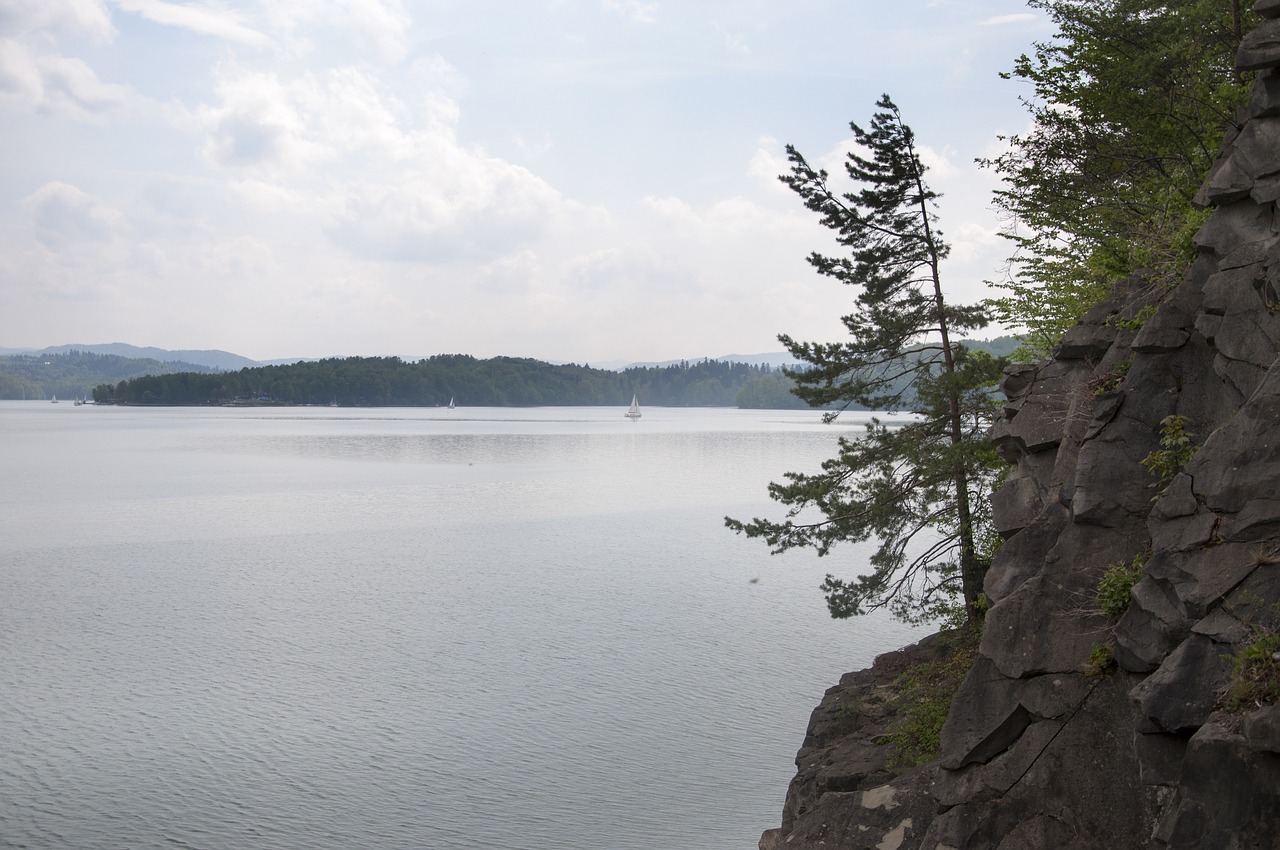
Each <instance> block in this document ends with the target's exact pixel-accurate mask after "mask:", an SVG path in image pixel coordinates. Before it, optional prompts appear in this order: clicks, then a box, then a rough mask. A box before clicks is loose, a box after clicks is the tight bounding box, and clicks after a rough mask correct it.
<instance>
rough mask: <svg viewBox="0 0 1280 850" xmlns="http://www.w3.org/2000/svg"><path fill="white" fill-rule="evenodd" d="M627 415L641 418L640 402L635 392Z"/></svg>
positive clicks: (632, 417) (633, 418)
mask: <svg viewBox="0 0 1280 850" xmlns="http://www.w3.org/2000/svg"><path fill="white" fill-rule="evenodd" d="M625 415H626V417H627V418H628V419H631V420H635V419H639V418H640V402H639V401H637V400H636V397H635V394H634V393H632V395H631V406H630V407H629V408H627V412H626V414H625Z"/></svg>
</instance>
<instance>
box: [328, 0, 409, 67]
mask: <svg viewBox="0 0 1280 850" xmlns="http://www.w3.org/2000/svg"><path fill="white" fill-rule="evenodd" d="M338 5H339V6H340V7H341V8H342V10H343V13H344V16H345V18H346V23H347V26H348V27H349V29H350V31H351V32H352V33H353V34H354V35H355V38H356V41H357V42H358V43H359V44H360V45H361V46H362V47H364V48H365V49H366V50H368V51H369V52H371V53H373V54H374V55H376V56H378V57H379V58H380V59H382V60H383V61H387V62H397V61H399V60H401V59H403V58H404V57H405V56H406V55H407V54H408V52H409V38H408V31H409V25H410V18H409V13H408V12H406V11H405V8H404V3H403V2H401V0H387V2H382V0H340V2H339V4H338Z"/></svg>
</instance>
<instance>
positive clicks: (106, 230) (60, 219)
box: [22, 181, 127, 250]
mask: <svg viewBox="0 0 1280 850" xmlns="http://www.w3.org/2000/svg"><path fill="white" fill-rule="evenodd" d="M22 203H23V206H24V207H26V209H27V211H28V213H29V214H30V216H31V222H32V224H33V225H34V226H35V232H36V238H37V239H39V240H40V242H41V243H42V244H44V245H45V246H46V247H48V248H51V249H54V250H60V249H65V248H67V247H69V246H74V245H76V244H80V243H85V242H105V241H110V240H112V239H114V238H115V237H116V236H118V235H121V234H122V233H123V232H125V230H126V229H127V228H126V224H125V221H124V217H123V216H122V215H121V214H120V212H119V211H118V210H116V209H115V208H113V207H111V206H109V205H108V204H106V203H104V202H102V201H101V200H99V199H97V198H95V197H93V196H92V195H89V194H87V193H86V192H83V191H81V190H80V189H78V188H76V187H75V186H72V185H71V184H69V183H62V182H60V181H53V182H50V183H46V184H45V185H43V186H41V187H40V188H39V189H37V190H36V191H35V192H32V193H31V194H30V195H28V196H27V197H26V198H24V199H23V201H22Z"/></svg>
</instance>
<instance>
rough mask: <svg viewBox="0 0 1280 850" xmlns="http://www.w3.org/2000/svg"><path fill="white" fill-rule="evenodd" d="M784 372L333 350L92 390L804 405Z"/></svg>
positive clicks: (168, 396) (469, 402)
mask: <svg viewBox="0 0 1280 850" xmlns="http://www.w3.org/2000/svg"><path fill="white" fill-rule="evenodd" d="M793 386H794V382H793V381H792V379H791V378H789V377H787V376H786V375H785V374H784V373H783V372H782V370H780V369H777V368H775V367H771V366H769V365H767V364H762V365H753V364H748V363H737V362H731V361H720V360H703V361H696V362H694V361H682V362H680V363H677V364H672V365H668V366H635V367H632V368H629V369H626V370H623V371H621V372H615V371H611V370H607V369H593V368H591V367H590V366H579V365H576V364H567V365H556V364H551V363H545V362H542V361H539V360H532V359H528V358H516V357H494V358H489V359H483V360H482V359H478V358H475V357H471V356H468V355H465V354H441V355H436V356H434V357H429V358H426V359H424V360H419V361H416V362H406V361H404V360H401V359H400V358H398V357H346V358H331V359H325V360H318V361H312V362H302V363H292V364H288V365H275V366H259V367H249V368H245V369H241V370H239V371H237V372H221V373H216V374H201V373H197V372H177V373H170V374H163V375H145V376H140V377H135V378H131V379H128V380H122V381H119V382H116V383H114V384H111V383H105V384H100V385H98V386H96V387H94V389H93V399H94V401H95V402H97V403H99V404H131V405H223V404H280V405H330V404H336V405H339V406H344V407H345V406H358V407H438V406H444V405H447V404H448V403H449V402H450V401H451V400H453V401H455V402H456V403H457V404H458V405H462V406H472V407H533V406H539V405H557V406H558V405H566V406H576V405H610V404H626V403H627V402H628V401H630V400H631V396H632V394H635V395H637V396H639V397H640V399H641V401H642V403H644V404H646V405H658V406H670V407H733V406H737V407H753V408H774V409H777V408H804V407H806V406H807V405H806V404H805V403H804V402H803V401H801V400H800V399H798V398H797V397H796V396H794V395H792V393H791V389H792V387H793Z"/></svg>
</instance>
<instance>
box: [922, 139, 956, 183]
mask: <svg viewBox="0 0 1280 850" xmlns="http://www.w3.org/2000/svg"><path fill="white" fill-rule="evenodd" d="M916 153H917V154H918V155H919V156H920V162H922V163H923V164H924V167H925V168H927V169H929V172H930V177H931V178H932V179H937V178H942V179H944V180H945V179H946V178H948V177H951V176H953V175H954V174H956V173H957V169H956V165H955V163H954V162H952V161H951V158H952V157H953V156H955V153H956V152H955V151H954V150H952V149H951V148H943V149H942V150H938V149H937V148H932V147H929V146H928V145H916Z"/></svg>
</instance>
